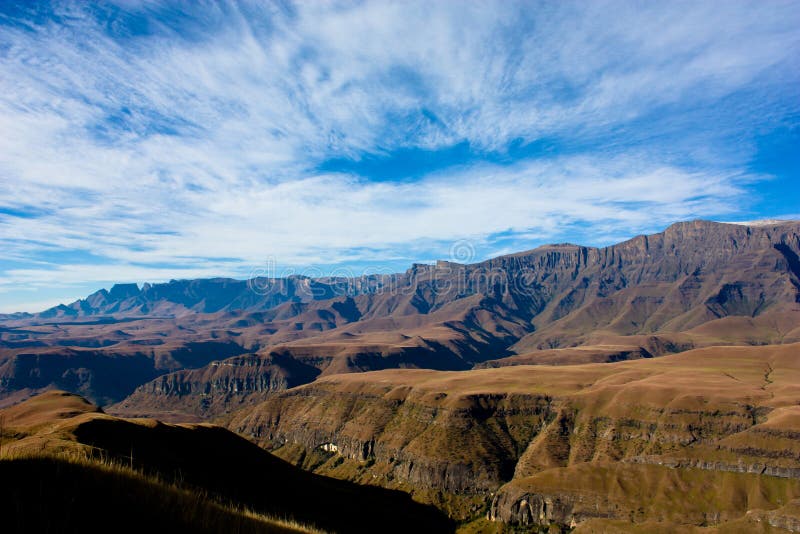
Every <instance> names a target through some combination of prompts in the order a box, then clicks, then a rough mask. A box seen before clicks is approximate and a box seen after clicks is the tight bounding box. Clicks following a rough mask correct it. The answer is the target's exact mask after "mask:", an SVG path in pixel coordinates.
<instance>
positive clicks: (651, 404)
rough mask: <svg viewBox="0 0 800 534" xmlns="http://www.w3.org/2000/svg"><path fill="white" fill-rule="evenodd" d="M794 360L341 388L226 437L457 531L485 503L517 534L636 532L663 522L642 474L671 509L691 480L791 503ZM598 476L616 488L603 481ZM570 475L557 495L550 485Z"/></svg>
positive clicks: (692, 355) (338, 380)
mask: <svg viewBox="0 0 800 534" xmlns="http://www.w3.org/2000/svg"><path fill="white" fill-rule="evenodd" d="M798 350H800V345H789V346H781V347H736V348H731V347H720V348H710V349H702V350H694V351H690V352H688V353H684V354H679V355H673V356H666V357H663V358H658V359H642V360H635V361H626V362H620V363H616V364H592V365H579V366H571V367H552V366H518V367H504V368H498V369H483V370H476V371H469V372H462V373H442V372H434V371H384V372H375V373H365V374H361V375H347V376H342V375H340V376H332V377H327V378H323V379H319V380H318V381H316V382H315V383H312V384H309V385H306V386H303V387H300V388H296V389H294V390H291V391H288V392H285V393H282V394H278V395H276V396H275V397H273V398H271V399H269V400H267V401H266V402H264V403H261V404H259V405H258V406H256V407H254V408H253V409H249V410H245V411H242V412H241V413H238V414H235V415H234V416H233V417H232V418H231V419H230V421H229V427H230V428H231V429H233V430H236V431H237V432H240V433H242V434H244V435H246V436H248V437H250V438H251V439H254V440H255V441H256V442H257V443H259V444H260V445H262V446H264V447H266V448H268V449H271V450H273V451H274V452H275V453H276V454H278V455H280V456H282V457H284V458H285V459H288V460H290V461H294V462H295V463H297V464H299V465H303V466H305V467H307V468H310V469H313V470H315V471H317V472H321V473H325V474H329V475H333V476H338V477H341V478H348V479H352V480H356V481H360V482H370V483H373V484H380V485H383V486H386V487H390V488H401V489H405V490H407V491H411V492H413V493H415V494H416V495H417V498H419V499H422V500H427V501H429V502H434V503H436V504H438V505H439V506H442V507H444V508H445V509H447V510H448V511H449V512H450V513H451V514H452V515H454V516H456V517H460V518H466V517H470V515H471V514H475V513H477V512H478V510H479V509H480V506H479V505H476V503H477V502H482V503H483V505H484V506H487V508H486V509H485V510H487V511H488V512H489V517H490V518H493V519H495V520H498V521H504V522H509V523H519V524H528V525H532V524H539V525H547V524H549V522H556V523H560V524H562V525H563V526H569V524H570V523H571V522H572V521H573V519H574V520H575V521H576V522H578V523H580V522H582V521H586V520H588V519H591V518H607V519H608V518H610V519H615V520H617V519H625V520H627V519H629V517H628V516H627V515H625V514H628V512H629V511H630V510H633V511H634V512H636V513H637V514H640V516H641V517H640V516H637V517H639V519H637V520H644V519H648V520H651V519H653V518H654V517H655V518H658V517H661V516H659V515H658V513H660V512H658V510H656V508H653V511H651V512H646V513H644V515H643V516H642V515H641V513H640V512H638V509H639V505H638V504H637V505H636V506H634V504H636V502H638V501H636V500H635V498H634V495H633V494H634V493H635V492H636V491H638V490H636V489H635V488H636V484H637V482H636V477H638V476H640V475H641V474H642V473H651V474H652V476H653V477H656V478H658V477H662V475H661V474H659V473H662V472H668V471H669V472H676V473H679V475H676V476H677V478H674V477H673V478H669V477H668V480H669V484H670V485H672V486H674V491H673V490H670V491H672V493H669V492H668V493H665V494H664V495H663V499H665V500H668V499H673V498H678V496H679V495H680V491H681V490H680V488H681V487H683V486H686V485H688V484H689V482H687V481H693V482H691V483H692V484H694V483H695V482H694V481H696V482H697V483H698V484H699V485H700V486H701V487H705V485H709V484H711V485H713V484H716V483H717V482H715V481H718V478H719V477H723V478H722V479H724V478H725V477H726V476H728V475H730V476H731V477H734V478H735V477H743V478H741V481H743V482H737V483H736V484H743V486H741V487H746V488H751V489H752V488H753V487H754V486H751V482H752V481H750V478H748V477H754V478H759V479H760V478H765V479H768V480H773V481H778V482H765V484H767V485H770V484H777V485H778V486H779V487H780V488H783V489H782V490H781V491H785V492H786V493H785V494H786V495H787V496H789V497H790V496H792V495H795V490H796V489H800V486H798V485H797V484H798V482H800V479H799V478H797V476H796V475H797V474H798V473H800V471H798V469H800V446H798V445H797V441H796V440H795V441H794V442H793V443H792V441H791V440H792V437H791V436H793V435H794V433H795V432H798V431H799V430H800V420H796V419H795V417H796V415H797V414H796V413H795V411H794V410H795V407H794V405H795V404H796V403H798V401H800V386H798V385H797V384H800V381H798V378H800V360H798V358H797V354H798ZM765 373H767V374H768V380H769V381H767V380H765ZM798 419H800V418H798ZM743 444H749V445H748V446H747V447H744V446H743ZM787 447H788V449H787ZM782 450H783V451H785V452H781V451H782ZM595 468H597V469H600V468H603V469H606V471H605V472H606V473H607V474H608V475H607V479H602V480H595V479H594V478H592V477H595V476H599V475H597V473H600V471H597V470H596V469H595ZM561 470H563V471H564V473H565V474H564V475H563V476H561V475H559V477H560V478H558V480H559V481H560V482H559V484H561V486H558V487H555V488H553V487H550V486H547V485H544V483H543V482H542V481H543V480H548V479H547V478H546V476H545V475H546V474H547V473H560V472H561ZM576 470H577V471H576ZM576 473H577V474H580V476H577V475H576ZM703 473H706V474H705V475H704V474H703ZM547 476H550V475H547ZM553 476H555V475H553ZM648 476H650V475H648ZM670 476H672V475H670ZM542 477H545V478H542ZM682 477H684V478H682ZM685 477H688V478H685ZM704 477H705V478H704ZM722 479H719V480H722ZM571 480H572V481H574V484H572V485H570V484H567V482H565V481H571ZM659 480H660V479H659ZM665 480H666V479H665ZM725 480H727V479H725ZM731 480H733V478H732V479H731ZM736 480H740V479H738V478H736ZM781 481H782V482H781ZM601 482H602V484H610V485H611V486H614V487H616V486H615V484H616V485H621V487H623V488H626V489H625V491H623V492H622V493H620V494H619V495H616V496H615V494H614V492H611V493H610V494H609V495H610V496H605V493H604V492H605V491H606V488H605V486H603V485H602V484H601V485H599V486H597V488H596V489H592V488H595V485H597V484H600V483H601ZM654 484H655V485H656V487H661V486H659V485H658V484H659V483H658V482H654ZM682 484H683V486H682ZM769 487H772V486H769ZM587 488H589V489H587ZM751 489H747V491H751ZM742 491H744V490H742ZM752 491H756V490H752ZM626 499H627V500H626ZM523 501H524V502H523ZM623 501H624V502H623ZM631 503H633V504H631ZM776 505H777V500H775V499H773V500H769V502H766V501H765V502H761V503H760V506H765V507H767V508H769V507H774V506H776ZM719 506H720V507H721V508H720V510H722V509H724V510H728V512H726V514H728V515H725V514H722V515H720V516H719V517H717V518H716V519H714V518H712V517H701V516H699V515H695V516H691V518H692V519H691V521H692V522H694V524H701V523H702V522H703V521H708V522H711V523H713V522H718V521H724V520H727V519H728V518H732V517H734V516H735V515H736V514H740V513H741V514H743V513H744V511H746V510H742V509H741V506H742V503H741V500H738V501H737V500H736V499H735V498H734V497H731V501H730V503H729V504H726V505H725V506H723V505H722V504H720V505H719ZM726 506H727V508H726ZM631 507H633V508H631ZM645 508H646V507H645ZM710 509H714V507H713V506H712V507H711V508H710ZM589 510H594V512H592V513H589ZM621 511H625V512H624V513H623V512H621ZM654 514H655V515H654ZM540 516H541V518H542V519H541V521H540V520H539V519H536V518H539V517H540ZM644 516H647V517H646V518H645V517H644ZM664 517H667V516H664ZM670 517H671V516H670ZM712 520H713V521H712Z"/></svg>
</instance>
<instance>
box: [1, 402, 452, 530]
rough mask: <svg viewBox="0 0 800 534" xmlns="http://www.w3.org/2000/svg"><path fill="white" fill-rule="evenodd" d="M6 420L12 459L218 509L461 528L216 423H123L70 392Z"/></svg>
mask: <svg viewBox="0 0 800 534" xmlns="http://www.w3.org/2000/svg"><path fill="white" fill-rule="evenodd" d="M0 417H3V418H4V420H5V423H4V429H3V451H2V454H3V455H4V457H10V458H16V457H19V456H20V455H21V456H23V457H26V458H27V457H29V456H30V455H34V456H36V457H39V456H42V455H46V456H53V455H55V456H56V457H57V458H62V457H63V456H64V455H67V456H68V457H73V456H75V455H77V456H78V457H80V458H87V459H89V460H91V461H94V462H100V463H101V464H104V463H106V462H109V461H110V462H113V463H115V464H120V465H125V466H128V468H129V469H132V470H134V471H136V472H137V473H139V474H140V475H141V476H143V477H145V478H147V479H148V480H150V479H152V478H153V477H155V479H157V480H159V481H161V482H163V483H165V484H167V485H177V486H178V487H179V488H180V489H183V490H186V491H188V492H189V493H190V494H199V495H201V496H207V497H208V499H211V500H213V501H215V502H218V503H231V504H233V505H234V506H235V507H245V508H247V509H251V510H254V511H257V512H258V513H262V514H268V515H270V516H276V517H285V518H291V519H293V520H296V521H298V522H300V523H303V524H312V525H315V526H316V527H319V528H322V529H324V530H331V531H335V532H374V531H375V530H376V529H378V530H380V531H383V532H408V531H413V530H421V531H425V532H448V531H451V530H452V525H451V523H450V522H449V521H448V520H447V518H446V517H445V516H444V515H443V514H441V513H440V512H438V511H437V510H436V509H435V508H433V507H431V506H425V505H422V504H418V503H415V502H413V501H412V500H411V499H410V498H409V497H408V495H405V494H403V493H400V492H396V491H389V490H386V489H382V488H378V487H368V486H359V485H357V484H354V483H350V482H345V481H341V480H335V479H331V478H326V477H323V476H319V475H315V474H312V473H308V472H306V471H303V470H301V469H298V468H296V467H294V466H292V465H290V464H288V463H287V462H285V461H283V460H280V459H279V458H277V457H275V456H272V455H271V454H269V453H268V452H266V451H264V450H263V449H261V448H259V447H257V446H256V445H254V444H252V443H250V442H249V441H247V440H245V439H243V438H241V437H239V436H237V435H235V434H233V433H232V432H229V431H228V430H226V429H224V428H221V427H217V426H214V425H209V424H199V425H189V424H185V425H172V424H165V423H161V422H159V421H156V420H152V419H138V420H125V419H120V418H116V417H112V416H109V415H107V414H104V413H102V412H101V411H99V410H98V409H97V407H95V406H93V405H92V404H90V403H88V402H86V401H85V400H84V399H81V398H80V397H77V396H74V395H71V394H68V393H65V392H48V393H45V394H43V395H41V396H39V397H36V398H34V399H31V400H29V401H27V402H24V403H22V404H19V405H17V406H14V407H12V408H9V409H6V410H4V411H0ZM21 465H22V464H21ZM26 465H27V464H26ZM82 465H84V466H88V468H94V467H96V466H95V465H93V464H91V462H90V463H89V464H82ZM20 469H22V468H20ZM22 470H23V471H24V469H22ZM31 476H34V475H33V474H32V475H31ZM86 477H88V478H91V477H90V476H89V475H86ZM120 485H121V486H124V484H123V483H120ZM29 496H30V495H29Z"/></svg>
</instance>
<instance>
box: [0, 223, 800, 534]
mask: <svg viewBox="0 0 800 534" xmlns="http://www.w3.org/2000/svg"><path fill="white" fill-rule="evenodd" d="M798 362H800V222H797V221H769V222H766V223H764V222H762V223H758V224H756V223H752V224H724V223H715V222H709V221H691V222H684V223H677V224H674V225H672V226H670V227H669V228H667V229H666V230H664V231H663V232H661V233H657V234H653V235H646V236H645V235H643V236H637V237H635V238H633V239H630V240H628V241H625V242H623V243H619V244H617V245H613V246H609V247H604V248H593V247H584V246H578V245H572V244H555V245H547V246H543V247H539V248H536V249H533V250H530V251H526V252H521V253H517V254H511V255H506V256H501V257H498V258H493V259H490V260H487V261H484V262H479V263H474V264H459V263H455V262H449V261H440V262H437V263H436V264H433V265H428V264H415V265H412V266H411V267H410V268H409V269H408V270H407V271H405V272H403V273H397V274H393V275H373V276H363V277H356V278H308V277H302V276H293V277H289V278H277V279H273V278H255V279H251V280H243V281H241V280H232V279H223V278H217V279H210V280H180V281H175V280H173V281H171V282H168V283H164V284H145V285H143V286H141V287H140V286H138V285H136V284H122V285H116V286H113V287H112V288H111V289H110V290H101V291H98V292H96V293H94V294H92V295H90V296H88V297H87V298H85V299H81V300H79V301H76V302H74V303H72V304H69V305H61V306H57V307H55V308H51V309H49V310H46V311H43V312H41V313H37V314H10V315H6V316H3V317H2V318H0V408H2V407H3V406H6V407H7V408H6V409H5V410H4V411H2V412H0V417H7V418H10V419H11V421H12V422H14V421H16V422H15V423H14V424H16V425H17V427H18V428H16V429H12V431H11V432H5V434H3V432H2V428H0V444H2V443H3V441H4V437H3V436H5V441H6V443H11V444H12V445H13V446H15V447H20V450H26V451H27V450H32V449H30V447H28V445H26V444H31V447H33V448H34V449H35V448H36V447H44V448H45V449H47V450H50V449H48V448H52V449H54V450H61V448H63V447H64V446H65V445H64V444H65V443H67V442H69V443H79V444H83V445H81V446H84V445H85V446H89V447H98V448H99V449H100V450H104V451H107V453H108V454H112V456H114V457H122V456H123V453H124V449H125V448H126V447H128V446H131V447H132V446H133V445H131V443H133V442H135V443H137V445H136V447H137V448H144V449H147V448H148V447H151V448H152V451H157V450H160V449H161V448H163V447H167V449H169V447H177V449H180V448H181V447H184V446H186V447H188V445H186V444H187V443H188V442H192V441H193V440H196V439H198V440H201V441H202V440H206V438H207V436H211V438H208V439H210V440H211V442H213V443H216V445H214V447H217V449H216V450H218V451H219V452H220V453H222V454H224V455H225V456H226V457H229V456H230V455H244V457H247V458H251V460H247V461H251V462H252V465H255V466H260V467H252V466H249V467H248V465H245V464H242V462H243V461H245V460H243V459H240V460H239V463H240V464H242V465H241V466H239V467H235V468H234V467H231V465H232V464H228V463H227V462H222V463H221V464H220V465H221V466H222V467H220V469H222V472H220V473H218V474H217V475H215V479H214V480H211V481H209V480H200V481H199V482H198V481H194V482H192V484H194V485H195V486H196V487H200V488H208V487H214V488H216V487H217V486H214V484H218V483H219V481H220V480H222V481H224V483H225V484H226V486H224V488H223V489H221V490H214V491H222V494H223V495H225V496H226V497H225V498H233V499H234V500H235V501H236V502H241V503H245V504H247V503H255V505H256V506H257V509H258V510H263V511H264V512H265V513H269V514H274V513H278V514H280V513H282V510H290V511H291V516H292V517H295V518H298V519H299V520H301V521H303V522H304V524H320V523H319V522H317V523H314V522H313V518H314V516H313V514H312V515H308V514H303V513H302V512H301V511H298V510H299V509H297V508H296V502H295V500H296V499H293V498H292V499H288V498H287V499H284V500H283V501H281V503H282V504H281V506H280V507H277V508H276V507H274V506H273V507H271V508H270V507H269V506H264V501H253V500H252V497H249V496H247V495H240V494H236V495H235V496H233V497H231V496H230V495H231V494H229V493H225V492H229V491H230V488H232V487H236V486H237V484H240V482H237V480H240V479H241V477H243V476H245V475H244V474H239V475H233V474H231V473H229V472H228V471H226V470H230V469H240V470H242V473H244V472H247V471H249V470H253V472H268V471H270V470H273V471H275V470H277V471H275V472H276V473H282V474H281V475H280V476H281V477H283V479H282V480H285V481H289V482H286V484H289V485H292V487H295V486H293V484H296V482H291V481H297V480H306V479H305V478H303V477H305V476H306V475H308V473H306V471H311V472H313V473H315V474H316V475H323V477H320V478H318V479H307V480H308V482H307V483H308V484H312V485H315V484H319V485H323V486H324V485H325V484H334V482H325V481H326V480H329V479H330V478H333V479H339V480H340V481H346V482H348V483H356V484H358V486H352V487H349V486H348V488H350V489H343V490H342V491H346V492H358V491H360V490H358V489H357V488H359V487H361V486H364V485H366V486H381V487H383V488H385V489H387V490H399V491H401V492H405V493H408V494H411V496H412V497H413V499H414V500H415V501H417V502H418V503H422V504H424V505H433V506H434V507H435V508H436V509H438V510H439V512H435V511H431V510H433V509H432V508H420V509H419V513H422V514H423V515H424V514H428V515H426V516H425V517H426V519H424V520H422V523H420V524H419V525H417V526H415V527H413V528H420V529H422V530H425V529H428V530H426V531H431V532H439V531H442V532H445V531H450V530H451V529H452V528H453V523H452V522H450V523H448V521H453V520H455V521H457V522H458V529H459V532H464V533H466V532H498V533H499V532H509V531H516V530H515V529H517V530H519V529H522V530H523V531H536V529H547V528H553V529H561V531H563V530H565V529H566V530H570V529H573V528H575V529H576V531H585V532H631V531H633V532H660V531H663V532H673V531H676V529H678V530H681V531H686V532H691V531H694V530H693V529H705V530H697V531H698V532H700V531H702V532H713V531H716V529H717V528H718V529H719V531H720V532H762V531H763V532H767V531H769V529H770V528H787V529H789V530H791V529H792V528H795V527H798V528H800V450H798V448H797V443H798V442H799V441H798V440H800V414H798V413H797V409H796V408H797V406H798V405H800V386H798V384H800V374H798V373H800V367H798V364H799V363H798ZM56 389H60V390H67V391H69V392H72V393H71V394H66V393H64V394H61V393H59V394H54V393H52V392H50V393H48V391H51V390H56ZM74 394H80V395H83V396H85V397H86V398H87V399H88V400H83V399H80V400H76V399H79V398H77V397H74ZM37 395H38V396H37ZM48 395H50V396H49V397H48ZM70 395H72V396H70ZM31 397H33V398H31ZM64 399H66V400H64ZM61 402H66V403H67V405H69V406H72V405H74V404H76V403H77V404H79V405H80V406H83V407H84V408H81V409H75V410H71V411H70V410H66V413H67V415H63V416H62V415H58V416H57V417H56V419H58V420H59V421H61V420H66V419H69V422H68V423H66V422H60V423H58V424H57V425H56V427H57V428H62V427H63V432H62V431H60V433H55V434H54V433H52V432H51V431H50V430H46V432H45V433H43V434H42V433H40V432H39V431H40V430H41V429H49V428H56V427H53V426H52V425H53V424H55V423H53V422H52V421H51V422H48V423H47V424H42V425H38V426H37V425H33V426H31V425H28V423H25V417H23V416H24V414H27V413H29V411H30V410H33V408H25V407H26V406H27V407H31V406H40V404H36V403H44V405H45V406H49V405H51V404H53V403H55V405H57V406H58V405H60V404H59V403H61ZM90 402H93V403H95V404H97V405H101V406H102V412H103V413H102V414H101V410H100V408H99V407H97V406H93V405H91V404H90ZM31 403H33V404H31ZM87 406H88V407H89V408H86V407H87ZM84 412H85V413H88V414H90V415H85V414H84ZM31 413H38V412H37V410H33V411H32V412H31ZM48 413H49V412H48ZM58 413H61V412H58ZM20 414H22V415H20ZM81 414H84V415H81ZM97 414H100V415H97ZM43 417H44V416H43ZM47 417H48V418H50V419H52V416H50V415H48V416H47ZM74 417H78V419H74ZM142 417H145V418H147V419H140V418H142ZM20 418H21V419H20ZM70 418H73V419H70ZM153 418H156V419H158V420H159V421H164V422H157V423H156V422H153V421H155V419H153ZM50 419H48V421H50ZM20 421H22V422H20ZM142 421H150V422H147V423H142ZM208 422H213V423H215V424H216V425H218V426H215V427H213V428H214V429H216V430H213V431H212V430H208V429H207V428H206V426H203V425H207V423H208ZM23 423H24V424H23ZM26 425H28V426H26ZM59 425H60V426H59ZM130 425H134V426H130ZM136 425H140V426H141V425H144V427H147V428H151V427H152V428H153V429H154V430H152V431H151V430H144V429H140V428H138V427H137V426H136ZM0 426H2V425H0ZM29 427H30V428H29ZM221 427H224V428H226V429H227V430H224V429H223V428H221ZM88 429H91V431H89V430H88ZM95 432H100V434H97V435H95ZM131 432H132V434H131ZM123 434H124V435H125V436H129V437H126V438H125V439H123V440H122V441H119V440H117V441H114V439H112V438H113V436H115V435H123ZM235 434H238V435H239V437H237V436H236V435H235ZM201 435H202V436H201ZM87 436H88V437H87ZM97 436H101V437H97ZM136 436H138V437H136ZM203 436H205V437H203ZM101 438H102V440H105V441H102V443H101V441H98V440H101ZM242 438H245V439H242ZM26 440H27V441H26ZM126 440H127V441H126ZM237 440H240V441H237ZM247 440H249V441H250V442H251V443H250V444H247ZM128 441H130V442H131V443H128ZM123 442H125V443H123ZM217 442H219V443H217ZM175 443H179V444H178V445H175ZM181 443H182V444H184V445H180V444H181ZM14 444H16V445H14ZM170 444H172V445H170ZM245 445H248V446H249V445H252V447H251V448H247V447H245ZM256 445H258V447H256ZM209 446H210V445H209ZM6 447H7V448H8V445H6ZM70 447H72V445H70ZM177 449H175V450H177ZM70 450H71V449H70ZM147 450H150V449H147ZM169 450H172V449H169ZM267 451H268V452H267ZM148 454H149V453H148ZM209 454H211V453H210V452H209ZM153 455H155V456H153V458H150V459H149V460H147V461H146V462H145V463H147V464H152V465H154V466H156V467H154V469H156V471H157V472H158V473H161V474H163V473H165V472H169V469H171V468H173V467H174V465H178V464H180V461H179V460H180V456H181V454H180V453H178V452H176V453H175V457H174V458H172V459H171V460H167V459H164V458H161V457H159V456H158V455H157V454H156V453H155V452H153ZM131 456H133V454H132V453H131ZM192 461H194V460H192ZM176 462H177V463H176ZM173 464H174V465H173ZM92 465H94V464H92ZM181 465H182V464H181ZM201 465H202V461H201V460H199V459H198V460H197V463H196V464H192V466H188V465H187V466H184V467H180V469H184V468H185V469H187V470H189V471H191V472H198V473H199V472H202V468H201V467H200V466H201ZM215 465H216V464H215ZM237 465H239V464H237ZM270 466H272V467H270ZM92 468H93V469H94V467H92ZM297 468H302V470H301V469H297ZM37 469H43V470H45V471H46V469H50V467H47V466H39V467H37ZM45 471H43V473H45ZM47 476H50V475H47ZM125 476H128V475H125ZM159 476H161V475H159ZM148 480H149V479H148ZM145 482H146V483H147V484H150V482H147V481H145ZM143 483H144V482H143ZM209 484H211V486H209ZM303 484H305V482H304V483H303ZM300 485H302V484H300ZM193 487H194V486H193ZM331 487H333V486H331ZM721 487H724V488H727V489H726V490H725V491H719V490H718V488H721ZM342 488H345V486H342ZM158 491H173V490H163V489H159V490H158ZM315 491H316V490H315ZM320 491H321V490H320ZM337 491H338V490H337ZM170 495H173V494H172V493H170ZM175 495H177V494H175ZM364 495H365V497H364V498H371V499H378V501H375V502H376V503H378V502H379V503H381V504H376V505H375V506H379V507H380V506H389V507H391V506H400V507H406V508H408V509H409V510H411V509H412V508H413V506H414V505H412V504H410V502H405V501H403V500H402V499H399V500H397V501H393V499H395V497H393V495H395V493H386V494H378V493H376V494H375V495H374V496H372V497H367V493H365V494H364ZM400 495H402V494H400ZM170 498H176V499H177V498H178V497H176V496H174V495H173V496H172V497H170ZM382 499H383V500H382ZM215 502H216V501H215ZM392 502H396V503H397V504H391V503H392ZM247 505H250V504H247ZM202 506H204V507H212V508H213V507H214V506H216V504H214V502H209V503H204V504H202ZM337 506H338V505H337ZM346 506H347V505H346V504H344V503H343V504H341V509H342V510H343V509H345V507H346ZM204 509H205V508H204ZM376 509H377V508H376ZM209 513H210V512H209ZM215 513H216V512H215ZM219 513H220V514H222V515H220V516H219V517H223V518H224V517H228V516H227V515H225V514H229V512H224V513H223V512H219ZM442 513H444V514H446V515H447V516H448V517H449V519H447V518H445V516H444V515H441V514H442ZM326 514H327V515H325V516H324V517H325V519H324V521H327V523H325V524H321V525H322V527H323V528H331V529H333V530H337V531H347V530H348V527H349V526H352V525H357V526H354V527H353V528H364V529H368V528H369V527H368V526H365V523H363V522H352V521H351V522H349V523H348V522H345V523H342V522H341V518H337V516H336V514H335V513H334V512H333V511H330V512H326ZM437 514H440V515H437ZM215 517H216V516H215ZM237 517H238V516H237ZM175 520H176V521H179V520H180V518H176V519H175ZM236 520H237V521H241V522H242V525H250V523H248V522H247V521H249V520H245V519H243V518H241V517H238V518H237V519H236ZM215 521H216V519H215ZM255 521H256V523H253V524H254V525H256V527H257V526H258V524H260V523H258V521H267V522H268V521H269V520H268V519H263V518H256V520H255ZM358 525H360V526H358ZM243 528H244V527H243ZM247 528H249V527H247ZM254 528H255V527H254ZM276 528H277V527H276ZM280 528H288V527H285V526H281V527H280ZM303 528H305V527H303ZM509 529H510V530H509ZM637 529H638V530H637ZM709 529H710V530H709Z"/></svg>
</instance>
